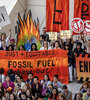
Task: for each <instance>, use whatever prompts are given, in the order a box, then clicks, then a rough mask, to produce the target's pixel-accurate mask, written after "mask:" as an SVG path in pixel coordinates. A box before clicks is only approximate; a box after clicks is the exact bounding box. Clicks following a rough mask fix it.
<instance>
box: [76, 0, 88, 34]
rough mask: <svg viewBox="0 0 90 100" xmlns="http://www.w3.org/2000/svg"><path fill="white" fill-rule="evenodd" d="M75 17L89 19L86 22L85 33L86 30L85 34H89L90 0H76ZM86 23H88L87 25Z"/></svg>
mask: <svg viewBox="0 0 90 100" xmlns="http://www.w3.org/2000/svg"><path fill="white" fill-rule="evenodd" d="M74 18H81V19H82V20H83V21H86V20H87V23H84V29H85V30H84V33H85V32H86V33H85V34H87V35H89V34H90V0H74ZM88 20H89V22H88ZM86 24H88V25H87V26H86ZM86 27H87V29H86ZM88 32H89V33H88ZM75 34H77V35H78V33H74V35H75Z"/></svg>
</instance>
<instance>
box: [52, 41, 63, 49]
mask: <svg viewBox="0 0 90 100" xmlns="http://www.w3.org/2000/svg"><path fill="white" fill-rule="evenodd" d="M55 43H58V45H59V47H60V48H61V45H60V43H59V41H55V42H54V45H53V47H55Z"/></svg>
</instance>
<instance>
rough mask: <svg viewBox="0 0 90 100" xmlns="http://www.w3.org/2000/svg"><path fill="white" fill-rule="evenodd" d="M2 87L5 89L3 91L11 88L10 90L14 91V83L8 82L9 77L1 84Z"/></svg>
mask: <svg viewBox="0 0 90 100" xmlns="http://www.w3.org/2000/svg"><path fill="white" fill-rule="evenodd" d="M3 87H4V88H5V90H7V89H8V88H9V87H11V88H12V90H13V91H14V83H13V82H12V81H11V80H10V77H9V76H6V81H5V82H4V83H3Z"/></svg>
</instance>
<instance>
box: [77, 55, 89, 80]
mask: <svg viewBox="0 0 90 100" xmlns="http://www.w3.org/2000/svg"><path fill="white" fill-rule="evenodd" d="M76 69H77V77H78V80H80V78H81V77H83V78H84V80H86V78H87V77H88V78H89V80H88V81H90V58H88V57H87V55H86V56H85V57H82V56H79V57H76Z"/></svg>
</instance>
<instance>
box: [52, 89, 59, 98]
mask: <svg viewBox="0 0 90 100" xmlns="http://www.w3.org/2000/svg"><path fill="white" fill-rule="evenodd" d="M54 89H55V90H56V92H57V93H56V95H55V97H54V99H55V100H56V99H57V96H58V90H57V88H53V90H54ZM52 97H53V94H51V96H50V99H52Z"/></svg>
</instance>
